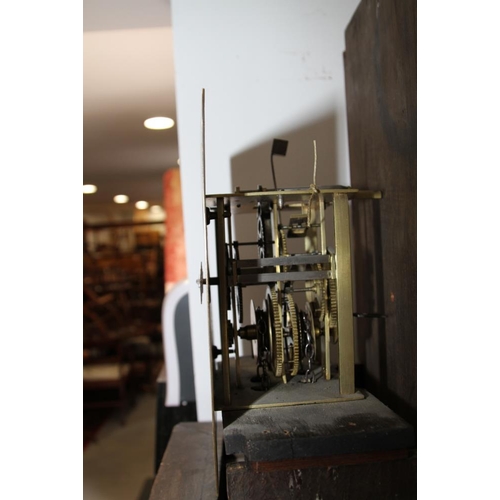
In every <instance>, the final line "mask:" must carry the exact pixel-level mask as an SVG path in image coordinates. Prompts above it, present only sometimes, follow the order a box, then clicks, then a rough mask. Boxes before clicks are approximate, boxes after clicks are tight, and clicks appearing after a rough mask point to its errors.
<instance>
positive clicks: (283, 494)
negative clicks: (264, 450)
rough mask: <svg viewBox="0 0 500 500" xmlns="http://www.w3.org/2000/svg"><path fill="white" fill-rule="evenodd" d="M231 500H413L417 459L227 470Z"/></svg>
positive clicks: (236, 465) (233, 467) (231, 466)
mask: <svg viewBox="0 0 500 500" xmlns="http://www.w3.org/2000/svg"><path fill="white" fill-rule="evenodd" d="M226 471H227V472H226V474H227V487H228V499H229V500H242V499H245V500H246V499H258V500H271V499H272V500H285V499H286V500H292V499H300V500H327V499H328V500H330V499H335V500H353V499H363V500H365V499H366V500H368V499H369V500H390V499H398V500H410V499H415V498H417V463H416V457H415V456H414V455H412V456H410V457H408V458H405V459H402V460H391V461H384V462H378V463H369V464H359V465H342V466H337V467H325V468H311V469H293V470H288V471H274V472H260V473H258V472H254V471H253V470H252V469H251V468H250V467H248V466H247V465H245V464H243V463H234V464H228V466H227V468H226Z"/></svg>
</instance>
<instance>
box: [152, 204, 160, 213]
mask: <svg viewBox="0 0 500 500" xmlns="http://www.w3.org/2000/svg"><path fill="white" fill-rule="evenodd" d="M150 210H151V213H153V214H161V213H162V212H163V208H162V207H161V206H160V205H153V206H152V207H151V208H150Z"/></svg>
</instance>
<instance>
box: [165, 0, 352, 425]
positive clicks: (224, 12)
mask: <svg viewBox="0 0 500 500" xmlns="http://www.w3.org/2000/svg"><path fill="white" fill-rule="evenodd" d="M358 3H359V0H336V1H331V0H312V1H311V0H309V1H306V0H302V1H300V0H273V1H271V0H252V1H247V0H240V1H237V2H236V1H235V2H229V1H221V0H212V1H210V2H206V1H203V0H172V1H171V6H172V19H173V30H174V57H175V71H176V75H175V78H176V99H177V125H178V136H179V149H180V158H181V178H182V191H183V203H184V217H185V226H186V227H185V234H186V249H187V263H188V274H189V282H190V318H191V330H192V332H193V333H192V334H193V346H194V354H193V356H194V367H195V384H196V392H197V407H198V418H199V420H210V419H211V409H210V385H209V383H210V378H209V371H210V368H209V366H210V365H209V356H208V352H207V349H208V340H207V339H208V326H207V319H206V312H205V307H204V305H201V304H200V298H199V290H198V288H197V285H196V279H197V278H198V276H199V270H200V263H201V262H202V261H203V260H204V250H203V249H204V243H203V232H204V228H203V226H202V215H201V192H202V185H201V146H200V145H201V126H200V120H201V89H202V88H205V89H206V142H207V148H206V158H207V192H208V193H222V192H229V191H232V190H233V189H234V187H235V186H236V185H239V186H240V187H241V188H242V189H251V188H255V187H256V186H257V185H258V184H262V185H264V186H266V187H271V186H272V176H271V173H270V172H271V171H270V166H269V165H270V163H269V155H270V151H271V144H272V140H273V138H281V139H287V140H289V141H290V143H289V146H288V152H287V156H286V157H285V158H281V157H278V158H276V159H275V168H276V177H277V182H278V185H279V187H292V186H299V185H300V186H305V185H309V184H310V182H312V164H313V153H312V140H313V139H316V141H317V143H318V177H317V181H318V184H319V185H321V184H323V185H324V184H346V185H347V184H349V170H348V146H347V123H346V111H345V92H344V71H343V56H342V54H343V51H344V30H345V28H346V27H347V24H348V23H349V20H350V19H351V17H352V15H353V13H354V11H355V9H356V7H357V5H358ZM212 269H214V268H213V267H212ZM245 312H246V311H245Z"/></svg>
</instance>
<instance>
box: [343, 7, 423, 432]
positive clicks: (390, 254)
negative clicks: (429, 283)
mask: <svg viewBox="0 0 500 500" xmlns="http://www.w3.org/2000/svg"><path fill="white" fill-rule="evenodd" d="M345 40H346V51H345V54H344V66H345V80H346V97H347V116H348V131H349V155H350V163H351V184H352V186H353V187H356V188H360V189H374V190H375V189H380V190H382V191H383V199H382V200H380V201H369V200H356V201H354V202H353V203H352V215H353V248H354V252H355V265H354V267H355V296H356V306H355V310H356V311H359V312H378V313H382V314H385V315H386V316H387V318H386V319H385V320H375V319H358V320H357V321H356V328H357V348H358V356H359V359H360V360H361V361H362V362H364V363H365V366H366V383H367V386H366V388H367V389H368V390H369V391H370V392H372V393H373V394H374V395H375V396H377V397H378V398H380V399H381V400H382V401H383V402H384V403H386V404H387V405H389V406H390V407H391V408H392V409H393V410H394V411H396V412H397V413H398V414H399V415H401V416H402V417H403V418H405V419H406V420H407V421H408V422H409V423H411V424H412V425H413V426H416V408H417V373H416V369H417V364H416V360H417V304H416V299H417V296H416V291H417V281H416V278H417V272H416V271H417V256H416V252H417V250H416V245H417V228H416V208H417V201H416V186H417V184H416V183H417V150H416V145H417V137H416V124H417V114H416V113H417V100H416V75H417V73H416V72H417V63H416V0H405V1H404V2H402V1H399V0H379V1H377V0H363V1H362V2H361V3H360V5H359V7H358V9H357V10H356V12H355V14H354V16H353V18H352V20H351V22H350V23H349V25H348V27H347V29H346V32H345ZM429 203H432V200H429Z"/></svg>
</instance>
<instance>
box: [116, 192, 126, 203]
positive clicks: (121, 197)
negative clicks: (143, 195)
mask: <svg viewBox="0 0 500 500" xmlns="http://www.w3.org/2000/svg"><path fill="white" fill-rule="evenodd" d="M113 201H114V202H115V203H120V204H121V203H127V202H128V196H127V195H126V194H117V195H116V196H115V197H114V198H113Z"/></svg>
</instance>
